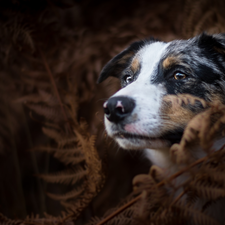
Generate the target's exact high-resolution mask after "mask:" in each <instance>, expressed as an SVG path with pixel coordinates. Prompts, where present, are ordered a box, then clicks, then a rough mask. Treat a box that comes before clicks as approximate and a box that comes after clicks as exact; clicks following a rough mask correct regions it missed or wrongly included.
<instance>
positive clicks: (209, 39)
mask: <svg viewBox="0 0 225 225" xmlns="http://www.w3.org/2000/svg"><path fill="white" fill-rule="evenodd" d="M198 43H199V45H200V46H201V45H202V46H204V47H207V48H208V49H213V50H215V51H217V52H218V53H221V54H223V55H225V33H221V34H213V35H209V34H207V33H205V32H204V33H202V34H201V35H200V36H199V40H198Z"/></svg>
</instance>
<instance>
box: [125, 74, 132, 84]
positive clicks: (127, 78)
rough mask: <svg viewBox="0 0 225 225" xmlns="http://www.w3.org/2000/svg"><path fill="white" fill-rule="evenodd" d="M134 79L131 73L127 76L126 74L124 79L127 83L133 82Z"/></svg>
mask: <svg viewBox="0 0 225 225" xmlns="http://www.w3.org/2000/svg"><path fill="white" fill-rule="evenodd" d="M132 80H133V79H132V77H131V75H125V76H124V81H125V82H126V84H129V83H131V82H132Z"/></svg>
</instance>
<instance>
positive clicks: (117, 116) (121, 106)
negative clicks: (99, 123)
mask: <svg viewBox="0 0 225 225" xmlns="http://www.w3.org/2000/svg"><path fill="white" fill-rule="evenodd" d="M103 107H104V111H105V115H106V117H107V119H108V120H109V121H111V122H114V123H118V122H120V121H122V120H123V119H124V118H125V117H127V116H128V115H130V114H131V112H132V111H133V109H134V107H135V102H134V100H133V99H132V98H129V97H125V96H118V97H112V98H110V99H109V100H108V101H107V102H105V103H104V105H103Z"/></svg>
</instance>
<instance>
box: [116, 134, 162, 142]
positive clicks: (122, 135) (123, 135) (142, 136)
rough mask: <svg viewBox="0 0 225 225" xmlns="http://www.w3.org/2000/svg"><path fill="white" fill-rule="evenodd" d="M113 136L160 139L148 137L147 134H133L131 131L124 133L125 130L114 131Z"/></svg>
mask: <svg viewBox="0 0 225 225" xmlns="http://www.w3.org/2000/svg"><path fill="white" fill-rule="evenodd" d="M114 137H116V138H121V139H125V138H137V139H145V140H158V139H162V138H160V137H149V136H145V135H140V134H133V133H125V132H118V133H115V134H114Z"/></svg>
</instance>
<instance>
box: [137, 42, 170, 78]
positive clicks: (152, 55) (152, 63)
mask: <svg viewBox="0 0 225 225" xmlns="http://www.w3.org/2000/svg"><path fill="white" fill-rule="evenodd" d="M169 44H170V43H163V42H155V43H152V44H149V45H146V46H145V47H144V48H142V49H141V50H140V51H139V52H138V58H139V60H140V63H141V71H140V74H139V77H138V80H142V79H144V80H146V78H147V79H148V80H149V81H150V80H151V79H152V78H153V76H154V75H155V74H154V70H155V69H156V68H157V66H158V64H159V62H160V60H161V59H162V57H163V56H164V54H165V53H166V48H167V47H168V46H169Z"/></svg>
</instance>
